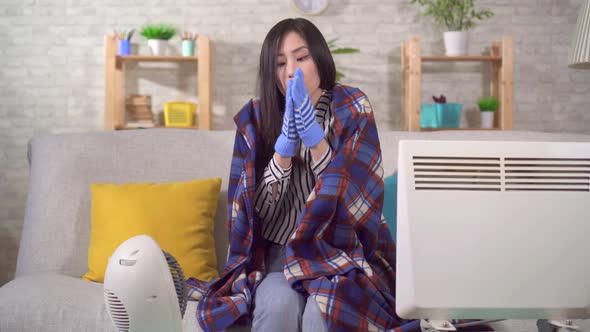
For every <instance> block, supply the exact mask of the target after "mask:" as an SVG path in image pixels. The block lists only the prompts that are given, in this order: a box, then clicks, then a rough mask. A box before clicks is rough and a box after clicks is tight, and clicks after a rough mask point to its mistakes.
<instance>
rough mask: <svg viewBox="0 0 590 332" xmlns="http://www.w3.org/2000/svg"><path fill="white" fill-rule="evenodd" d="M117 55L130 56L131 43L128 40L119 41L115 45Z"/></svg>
mask: <svg viewBox="0 0 590 332" xmlns="http://www.w3.org/2000/svg"><path fill="white" fill-rule="evenodd" d="M117 47H118V49H117V55H130V54H131V41H130V40H128V39H119V41H118V43H117Z"/></svg>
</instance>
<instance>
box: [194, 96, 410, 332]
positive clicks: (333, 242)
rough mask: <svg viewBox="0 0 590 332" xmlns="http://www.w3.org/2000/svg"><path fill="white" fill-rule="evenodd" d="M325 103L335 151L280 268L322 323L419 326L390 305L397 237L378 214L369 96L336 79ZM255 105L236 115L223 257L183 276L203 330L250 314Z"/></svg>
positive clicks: (255, 236)
mask: <svg viewBox="0 0 590 332" xmlns="http://www.w3.org/2000/svg"><path fill="white" fill-rule="evenodd" d="M332 109H333V114H334V124H333V128H332V129H333V132H334V143H333V145H334V146H333V151H334V153H333V155H332V160H331V162H330V164H329V165H328V166H327V168H326V169H325V170H324V172H323V174H322V176H321V177H320V179H319V180H318V182H317V183H316V186H315V188H314V190H313V191H312V193H311V194H310V196H309V198H308V200H307V202H306V204H305V207H304V210H303V211H302V213H301V218H300V220H299V221H298V225H297V228H296V230H295V233H294V235H293V236H292V237H291V238H290V240H289V242H288V243H287V263H286V267H285V271H284V273H285V276H286V277H287V280H288V281H289V283H290V284H291V286H292V287H293V288H294V289H295V290H297V291H298V292H300V293H301V294H303V295H304V296H312V297H313V298H314V299H315V300H316V302H317V303H318V305H319V308H320V311H321V312H322V314H323V316H324V318H325V319H326V323H327V326H328V329H329V330H330V331H397V332H402V331H403V332H406V331H420V322H419V321H415V320H414V321H405V320H402V319H400V318H399V317H398V316H397V315H396V313H395V298H394V293H395V270H394V269H395V245H394V242H393V240H392V238H391V234H390V232H389V229H388V226H387V223H386V222H385V220H384V219H383V218H382V214H381V211H382V205H383V168H382V165H381V148H380V144H379V137H378V134H377V129H376V126H375V120H374V116H373V112H372V108H371V105H370V103H369V101H368V99H367V97H366V96H365V94H364V93H363V92H362V91H360V90H359V89H355V88H350V87H346V86H343V85H337V86H336V87H335V88H334V91H333V99H332ZM259 114H260V113H259V105H258V101H257V100H255V99H254V100H251V101H250V102H249V103H247V104H246V105H245V106H244V107H243V108H242V110H241V111H240V112H239V113H238V114H237V115H236V116H235V117H234V120H235V122H236V125H237V128H238V129H237V131H236V137H235V143H234V152H233V159H232V164H231V172H230V180H229V189H228V211H229V222H228V231H229V234H230V237H229V242H230V247H229V251H228V260H227V264H226V266H225V268H224V271H223V273H222V275H221V277H220V278H218V279H216V280H213V281H212V282H210V283H206V282H202V281H200V280H196V279H194V278H190V279H189V280H188V284H189V295H190V297H191V298H192V299H194V300H200V302H199V304H198V306H197V313H196V315H197V320H198V322H199V324H200V326H201V328H202V329H203V330H204V331H206V332H209V331H218V330H222V329H225V328H227V327H229V326H231V325H233V324H243V323H247V322H249V320H250V313H251V310H250V309H251V306H252V299H253V294H254V292H255V290H256V287H257V286H258V284H259V283H260V281H261V280H262V279H263V277H264V274H265V266H264V248H263V247H262V242H263V241H259V236H260V235H259V230H260V220H259V218H258V217H257V215H256V213H255V211H254V193H255V179H256V176H255V174H254V169H255V168H254V158H255V156H256V140H257V138H258V133H257V129H256V128H258V126H257V124H258V121H259Z"/></svg>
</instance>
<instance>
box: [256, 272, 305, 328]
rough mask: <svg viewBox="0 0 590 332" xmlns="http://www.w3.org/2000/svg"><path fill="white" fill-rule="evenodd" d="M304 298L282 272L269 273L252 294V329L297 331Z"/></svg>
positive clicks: (299, 325)
mask: <svg viewBox="0 0 590 332" xmlns="http://www.w3.org/2000/svg"><path fill="white" fill-rule="evenodd" d="M304 307H305V299H304V298H303V296H301V295H300V294H299V293H297V292H296V291H295V290H293V289H292V288H291V287H290V285H289V283H288V282H287V280H286V278H285V275H284V274H283V273H282V272H275V273H269V274H268V275H267V276H266V277H265V278H264V280H262V282H261V283H260V285H259V286H258V288H257V289H256V293H255V295H254V311H253V321H252V330H253V331H279V330H281V331H283V332H288V331H299V330H301V317H302V315H303V309H304Z"/></svg>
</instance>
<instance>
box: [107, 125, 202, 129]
mask: <svg viewBox="0 0 590 332" xmlns="http://www.w3.org/2000/svg"><path fill="white" fill-rule="evenodd" d="M154 128H174V129H193V130H197V129H199V128H198V127H196V126H192V127H177V126H150V127H141V126H118V127H115V130H133V129H154Z"/></svg>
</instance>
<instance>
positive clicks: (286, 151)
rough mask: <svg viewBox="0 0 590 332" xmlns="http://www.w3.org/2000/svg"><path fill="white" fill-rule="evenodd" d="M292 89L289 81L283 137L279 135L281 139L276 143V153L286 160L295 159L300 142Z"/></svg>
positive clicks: (282, 130)
mask: <svg viewBox="0 0 590 332" xmlns="http://www.w3.org/2000/svg"><path fill="white" fill-rule="evenodd" d="M290 87H291V81H289V84H288V88H287V95H286V96H285V114H284V115H283V127H282V128H281V135H279V138H278V139H277V141H276V143H275V151H276V152H277V153H278V154H280V155H281V156H282V157H285V158H287V157H293V156H294V155H295V154H296V153H297V141H299V136H298V135H297V129H296V128H295V118H294V116H293V101H292V99H291V92H290V91H291V89H290Z"/></svg>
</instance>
